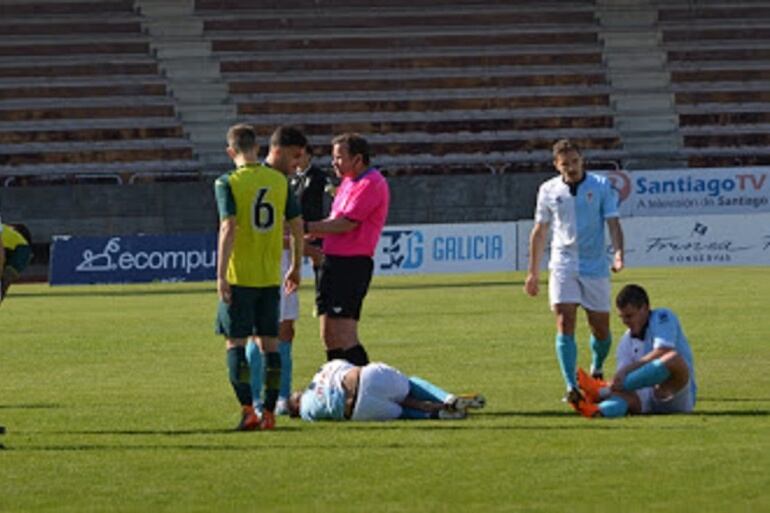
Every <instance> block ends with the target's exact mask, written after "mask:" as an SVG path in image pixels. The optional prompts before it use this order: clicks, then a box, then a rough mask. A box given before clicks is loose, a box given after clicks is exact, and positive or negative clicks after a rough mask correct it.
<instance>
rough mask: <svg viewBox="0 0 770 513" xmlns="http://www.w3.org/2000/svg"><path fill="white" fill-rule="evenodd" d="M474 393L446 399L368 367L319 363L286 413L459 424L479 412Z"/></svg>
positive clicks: (414, 381) (419, 383)
mask: <svg viewBox="0 0 770 513" xmlns="http://www.w3.org/2000/svg"><path fill="white" fill-rule="evenodd" d="M485 404H486V400H485V399H484V396H482V395H480V394H468V395H459V396H456V395H454V394H450V393H449V392H446V391H444V390H442V389H441V388H439V387H437V386H436V385H434V384H432V383H429V382H428V381H425V380H424V379H421V378H418V377H415V376H413V377H410V378H407V377H406V376H405V375H404V374H402V373H401V372H400V371H399V370H398V369H394V368H393V367H391V366H389V365H387V364H384V363H380V362H374V363H369V364H367V365H364V366H362V367H360V366H356V365H353V364H352V363H350V362H348V361H347V360H332V361H330V362H327V363H326V364H324V365H323V366H322V367H321V369H320V370H319V371H318V372H317V373H316V375H315V376H314V377H313V380H312V381H311V382H310V385H309V386H308V387H307V389H305V390H304V391H297V392H294V393H293V394H292V395H291V397H290V399H289V405H288V406H289V414H290V415H291V416H292V417H302V419H303V420H307V421H316V420H358V421H365V420H394V419H462V418H465V417H466V416H467V410H468V409H471V408H473V409H478V408H483V407H484V405H485Z"/></svg>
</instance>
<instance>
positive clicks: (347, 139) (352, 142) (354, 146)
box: [332, 132, 370, 166]
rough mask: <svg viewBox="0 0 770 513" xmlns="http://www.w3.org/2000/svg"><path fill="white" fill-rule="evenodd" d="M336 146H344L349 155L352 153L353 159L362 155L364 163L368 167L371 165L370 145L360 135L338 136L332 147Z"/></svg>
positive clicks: (348, 133)
mask: <svg viewBox="0 0 770 513" xmlns="http://www.w3.org/2000/svg"><path fill="white" fill-rule="evenodd" d="M336 144H344V145H345V146H346V147H347V148H348V153H350V156H351V157H352V156H354V155H361V160H362V161H363V163H364V164H365V165H367V166H368V165H369V157H370V150H369V143H368V142H367V140H366V139H364V138H363V136H361V135H360V134H356V133H353V132H347V133H344V134H341V135H338V136H337V137H335V138H334V139H332V146H334V145H336Z"/></svg>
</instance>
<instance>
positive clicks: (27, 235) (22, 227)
mask: <svg viewBox="0 0 770 513" xmlns="http://www.w3.org/2000/svg"><path fill="white" fill-rule="evenodd" d="M8 226H10V227H11V228H13V229H14V230H16V231H17V232H19V233H20V234H21V236H22V237H24V239H25V240H26V241H27V243H28V244H32V232H30V231H29V228H27V225H26V224H21V223H15V224H9V225H8Z"/></svg>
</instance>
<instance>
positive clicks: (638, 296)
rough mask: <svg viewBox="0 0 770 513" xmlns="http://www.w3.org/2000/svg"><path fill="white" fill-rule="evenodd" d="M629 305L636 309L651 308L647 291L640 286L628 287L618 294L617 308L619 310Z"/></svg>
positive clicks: (616, 299)
mask: <svg viewBox="0 0 770 513" xmlns="http://www.w3.org/2000/svg"><path fill="white" fill-rule="evenodd" d="M628 305H632V306H634V307H636V308H641V307H643V306H650V298H649V296H647V291H646V290H644V289H643V288H642V287H641V286H640V285H634V284H631V285H626V286H625V287H623V288H622V289H620V292H618V295H617V297H616V298H615V306H617V307H618V308H625V307H627V306H628Z"/></svg>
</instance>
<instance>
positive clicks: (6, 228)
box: [0, 224, 32, 302]
mask: <svg viewBox="0 0 770 513" xmlns="http://www.w3.org/2000/svg"><path fill="white" fill-rule="evenodd" d="M0 236H1V237H2V241H3V247H2V249H3V251H4V252H5V265H4V266H3V268H2V276H0V302H2V301H3V299H5V296H6V295H7V294H8V289H9V288H10V287H11V284H12V283H13V282H15V281H16V280H18V279H19V276H20V275H21V273H22V271H23V270H24V269H26V268H27V266H28V265H29V261H30V260H32V249H31V247H30V241H31V240H32V235H31V234H30V233H29V230H28V229H27V227H26V226H25V225H23V224H4V225H3V229H2V233H0Z"/></svg>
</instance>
